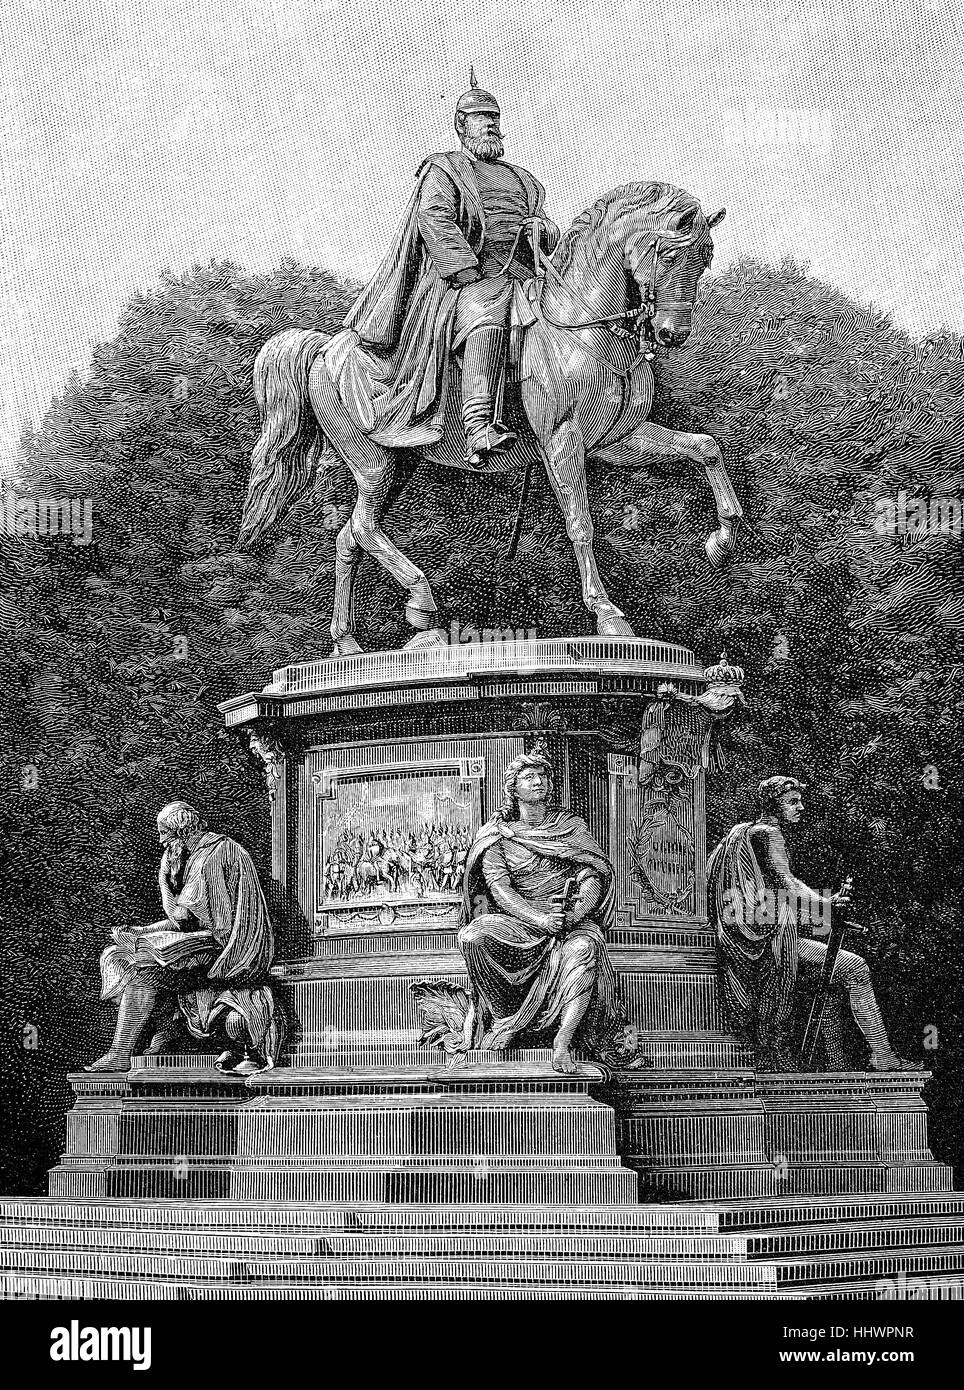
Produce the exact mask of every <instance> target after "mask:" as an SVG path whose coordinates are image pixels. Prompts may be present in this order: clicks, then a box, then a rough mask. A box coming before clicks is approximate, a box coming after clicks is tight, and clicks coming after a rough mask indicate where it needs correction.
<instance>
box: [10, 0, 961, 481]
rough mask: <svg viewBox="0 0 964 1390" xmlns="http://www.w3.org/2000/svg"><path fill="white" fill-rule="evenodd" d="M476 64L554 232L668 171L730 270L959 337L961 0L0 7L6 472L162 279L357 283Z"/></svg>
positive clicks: (277, 1)
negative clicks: (218, 264) (224, 267)
mask: <svg viewBox="0 0 964 1390" xmlns="http://www.w3.org/2000/svg"><path fill="white" fill-rule="evenodd" d="M470 62H471V63H474V64H475V66H476V68H477V70H478V74H479V79H480V81H481V83H482V85H483V86H485V87H487V88H488V89H490V90H492V91H494V92H495V94H496V95H497V96H498V98H499V100H500V103H501V105H502V110H503V129H504V131H505V136H506V157H507V158H508V159H511V160H515V161H516V162H518V163H521V164H524V165H525V166H526V167H527V168H529V169H531V170H532V171H533V172H534V173H535V174H536V175H537V176H538V177H539V178H540V179H541V180H542V182H543V183H544V184H545V185H546V187H547V190H548V197H547V209H548V211H549V212H550V214H551V215H552V216H554V217H555V219H556V221H559V222H561V223H562V224H563V225H565V224H566V223H567V222H568V221H569V220H571V218H572V217H573V216H575V215H576V213H578V212H579V211H580V209H582V208H583V207H585V206H587V205H588V204H589V203H591V202H593V201H594V200H595V199H596V198H597V197H598V196H599V195H600V194H601V193H603V192H605V191H606V190H607V189H609V188H612V187H614V186H616V185H618V184H621V183H626V182H629V181H631V180H634V179H644V180H648V179H664V180H666V181H668V182H670V183H675V184H678V185H680V186H682V187H684V188H686V189H688V190H689V191H690V192H692V193H693V194H695V195H696V196H697V197H698V198H699V199H700V201H701V202H702V204H703V206H704V208H705V209H707V210H708V211H709V210H714V209H716V208H718V207H720V206H725V207H726V208H727V217H726V220H725V222H723V223H722V224H721V226H720V227H719V228H718V230H717V231H716V233H715V234H714V239H715V243H716V248H717V250H716V258H715V261H714V268H715V269H716V270H721V269H725V268H726V266H727V265H728V264H730V263H732V262H733V261H734V260H735V259H738V258H739V257H740V256H742V255H747V254H752V255H755V256H758V257H760V258H762V259H764V260H769V261H777V260H779V259H780V258H781V257H783V256H784V255H787V254H789V255H792V256H794V257H796V258H797V259H798V260H802V261H807V262H809V264H810V268H811V271H812V272H813V273H814V274H816V275H819V276H820V277H821V278H824V279H827V280H829V281H831V282H832V283H834V284H836V285H838V286H840V287H841V288H842V289H844V290H845V291H847V292H848V293H849V294H851V295H853V296H854V297H856V298H858V299H859V300H861V301H863V302H873V303H875V304H877V305H879V306H880V307H882V308H883V309H885V310H886V311H888V312H889V313H891V314H892V315H893V317H894V319H895V320H896V322H897V323H899V324H900V325H901V326H903V327H906V328H907V329H909V330H910V331H912V332H913V333H915V334H919V333H923V332H926V331H928V330H933V329H937V328H940V327H949V328H957V329H961V328H964V274H962V269H961V263H962V253H961V240H962V237H961V217H962V173H961V170H962V167H964V158H962V156H964V150H962V143H964V96H962V85H964V84H962V82H961V74H962V72H964V7H961V6H960V3H959V0H829V2H826V0H793V3H790V2H789V0H787V2H785V0H766V3H764V0H739V2H738V3H734V0H475V3H465V0H448V2H447V3H440V0H404V3H398V4H390V3H387V0H369V3H366V4H362V3H360V0H284V3H282V0H205V2H204V3H203V4H201V3H197V0H149V3H143V2H142V0H141V2H139V0H126V2H125V3H118V0H55V3H52V0H0V371H2V373H3V381H4V383H5V390H4V391H3V392H2V393H0V468H3V467H4V466H7V467H9V464H10V460H11V459H12V457H13V450H14V446H15V442H16V439H17V438H18V436H19V433H20V430H21V428H22V425H23V424H24V422H28V421H29V422H33V423H37V422H38V421H39V419H40V418H41V416H42V414H43V411H44V409H45V407H46V405H47V404H48V402H49V400H50V398H51V396H52V394H54V393H55V392H56V391H57V390H58V389H59V388H60V387H61V386H62V384H63V382H64V381H65V379H66V377H67V375H68V373H69V372H70V370H71V369H72V368H78V369H80V370H81V371H83V369H84V367H85V365H86V364H87V362H88V361H89V357H90V352H91V348H92V346H93V345H94V344H95V343H97V342H100V341H104V340H107V339H109V338H111V337H112V336H113V334H114V332H115V331H116V326H117V320H118V316H119V314H120V311H121V309H122V307H123V305H124V303H125V302H126V301H127V299H128V298H129V296H130V295H131V294H132V293H134V292H136V291H139V290H146V289H150V288H151V287H152V286H153V285H155V284H156V282H157V278H158V275H159V273H160V272H161V271H162V270H164V269H169V270H173V271H175V272H177V271H181V270H184V269H186V268H188V267H189V266H190V265H191V264H192V263H194V262H197V261H201V262H203V261H206V260H208V259H210V258H212V257H219V258H220V257H226V258H230V259H232V260H234V261H237V262H239V263H240V264H241V265H243V266H246V267H250V268H252V269H257V270H264V269H270V267H272V266H273V265H276V264H277V263H278V262H279V260H280V259H281V257H282V256H283V255H285V254H291V255H294V256H296V257H297V258H298V259H300V260H303V261H306V262H309V263H312V264H319V265H324V266H326V267H327V268H328V269H330V270H333V271H335V272H338V273H341V274H346V275H349V276H352V277H354V278H357V279H363V278H364V277H365V276H366V274H367V273H368V272H370V271H371V270H372V269H373V268H374V266H375V265H376V264H377V262H378V260H379V259H380V256H381V253H382V251H383V249H384V246H385V244H386V242H387V239H388V237H389V236H390V234H391V232H392V230H393V229H394V227H395V226H396V224H397V222H398V220H399V217H400V214H401V210H402V208H403V207H404V204H405V202H406V200H407V197H408V195H409V192H410V190H411V186H412V178H413V174H414V171H415V169H416V167H417V165H418V164H419V162H420V161H421V159H422V157H423V156H424V155H425V154H427V153H429V152H430V151H432V150H436V149H447V148H452V147H453V145H454V143H455V136H454V132H453V130H452V111H453V107H454V103H455V101H456V100H457V98H458V96H459V94H460V93H461V92H462V91H463V90H464V88H465V86H466V85H467V75H468V67H469V64H470Z"/></svg>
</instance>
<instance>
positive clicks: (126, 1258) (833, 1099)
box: [0, 1052, 964, 1300]
mask: <svg viewBox="0 0 964 1390" xmlns="http://www.w3.org/2000/svg"><path fill="white" fill-rule="evenodd" d="M179 1060H181V1061H182V1062H183V1063H184V1064H185V1065H182V1066H180V1067H177V1066H174V1067H172V1066H170V1065H167V1066H164V1067H161V1066H158V1065H156V1063H152V1061H151V1060H150V1059H144V1060H143V1061H141V1062H139V1063H138V1064H137V1065H135V1067H134V1069H133V1070H132V1071H131V1072H130V1073H129V1074H127V1075H126V1076H124V1075H121V1074H116V1075H103V1074H102V1075H100V1076H93V1075H83V1074H81V1075H77V1076H74V1077H72V1081H73V1084H74V1088H75V1091H76V1094H77V1100H76V1104H75V1106H74V1108H73V1110H71V1112H70V1115H69V1118H68V1145H67V1151H66V1152H65V1154H64V1156H63V1158H62V1159H61V1161H60V1163H59V1164H58V1165H57V1166H56V1167H55V1168H54V1169H53V1170H52V1172H51V1175H50V1192H51V1195H50V1196H47V1197H33V1198H23V1197H17V1198H8V1199H5V1200H0V1290H2V1293H3V1296H4V1297H6V1298H10V1299H74V1298H82V1299H89V1298H120V1299H130V1298H149V1299H223V1298H229V1299H312V1298H327V1299H355V1300H384V1299H421V1300H426V1299H427V1300H449V1299H530V1300H531V1299H538V1300H552V1299H686V1298H688V1299H692V1298H699V1299H705V1298H709V1299H714V1298H715V1299H744V1298H751V1299H774V1298H790V1299H801V1298H860V1299H881V1298H898V1299H900V1298H933V1299H947V1298H952V1299H959V1298H961V1297H962V1295H964V1193H955V1192H952V1191H950V1190H949V1189H950V1185H951V1175H950V1170H949V1169H948V1168H947V1167H946V1166H945V1165H943V1164H940V1163H937V1162H935V1160H934V1159H933V1157H932V1156H931V1154H930V1152H929V1150H927V1147H926V1132H925V1130H924V1129H923V1125H924V1122H925V1120H924V1114H923V1107H922V1104H921V1101H920V1086H921V1084H922V1081H923V1077H920V1076H917V1075H916V1074H910V1075H908V1074H905V1075H903V1076H900V1077H897V1076H895V1077H893V1078H890V1079H887V1078H881V1077H867V1076H865V1075H863V1076H862V1075H860V1074H856V1073H855V1074H852V1075H849V1076H846V1075H841V1074H836V1075H833V1076H830V1075H827V1076H823V1077H818V1076H798V1077H784V1078H774V1077H768V1078H760V1077H754V1076H753V1074H752V1073H750V1072H745V1071H744V1072H740V1071H736V1070H734V1071H731V1072H729V1073H725V1072H720V1071H716V1072H700V1071H698V1070H696V1069H689V1070H687V1071H684V1070H677V1071H671V1070H667V1069H653V1070H651V1071H646V1072H639V1073H635V1074H623V1075H622V1076H620V1077H612V1076H608V1075H606V1074H605V1072H603V1071H602V1070H601V1069H600V1068H599V1067H596V1066H592V1065H589V1064H582V1065H581V1066H580V1069H579V1073H578V1074H577V1075H575V1076H565V1077H563V1076H559V1075H558V1074H556V1073H554V1072H553V1071H552V1070H551V1068H550V1067H549V1065H548V1056H547V1055H546V1056H544V1055H542V1054H541V1053H536V1052H530V1053H520V1054H516V1055H510V1056H508V1057H507V1058H506V1059H505V1060H503V1061H500V1062H494V1061H493V1060H492V1059H491V1058H484V1057H481V1056H479V1057H475V1056H474V1055H473V1056H470V1058H469V1062H468V1064H467V1065H466V1066H465V1067H462V1068H454V1069H450V1068H446V1067H443V1066H438V1065H433V1064H429V1065H427V1064H426V1063H424V1062H421V1063H419V1064H416V1063H415V1062H414V1061H409V1063H408V1064H407V1065H400V1064H399V1060H398V1059H397V1058H396V1059H394V1064H393V1065H392V1066H391V1067H390V1068H388V1067H386V1069H385V1070H384V1071H383V1072H379V1071H377V1070H376V1069H373V1068H372V1067H371V1065H369V1066H368V1067H367V1068H355V1069H353V1068H350V1067H344V1066H340V1067H339V1066H336V1067H331V1068H328V1069H324V1070H319V1069H310V1070H309V1069H305V1070H298V1069H295V1068H279V1069H278V1070H277V1071H275V1072H268V1073H262V1074H258V1075H255V1076H251V1077H247V1078H241V1077H230V1076H223V1075H221V1074H220V1073H217V1072H215V1071H214V1070H213V1069H211V1068H210V1067H208V1066H202V1065H200V1063H201V1062H203V1061H204V1060H205V1059H199V1058H187V1057H185V1058H183V1059H179ZM369 1060H370V1059H369ZM188 1062H190V1063H191V1065H187V1063H188ZM777 1146H778V1147H779V1149H780V1152H779V1153H778V1154H776V1155H774V1152H773V1150H774V1148H775V1147H777ZM737 1189H739V1193H738V1192H737ZM707 1191H713V1192H715V1194H716V1195H715V1196H712V1197H710V1198H708V1199H703V1200H694V1197H696V1196H700V1195H702V1194H704V1193H706V1192H707ZM687 1193H688V1194H689V1196H688V1197H687V1195H686V1194H687ZM654 1196H655V1197H657V1198H660V1199H661V1200H651V1198H652V1197H654ZM641 1198H642V1199H643V1200H641Z"/></svg>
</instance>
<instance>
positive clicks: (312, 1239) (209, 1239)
mask: <svg viewBox="0 0 964 1390" xmlns="http://www.w3.org/2000/svg"><path fill="white" fill-rule="evenodd" d="M4 1248H9V1249H23V1250H27V1249H34V1250H43V1251H46V1252H54V1251H62V1250H70V1251H81V1250H99V1251H108V1250H109V1251H112V1252H115V1253H119V1252H126V1251H132V1250H133V1251H137V1252H143V1253H144V1254H152V1255H153V1254H164V1255H183V1254H191V1255H194V1254H197V1255H210V1256H212V1257H227V1256H238V1257H241V1256H244V1257H248V1256H250V1257H253V1258H265V1257H269V1256H270V1257H273V1256H275V1255H297V1256H302V1257H307V1258H315V1257H316V1256H331V1257H333V1258H338V1259H346V1260H348V1259H356V1258H359V1257H367V1256H373V1255H389V1256H410V1255H412V1256H422V1255H448V1256H464V1255H472V1256H502V1255H521V1256H525V1257H531V1256H532V1255H533V1253H536V1254H538V1255H539V1257H540V1258H541V1257H543V1256H545V1257H546V1258H550V1257H552V1258H556V1257H563V1256H565V1257H570V1256H571V1257H573V1258H578V1259H590V1258H592V1259H594V1258H606V1257H609V1256H612V1257H615V1258H618V1259H627V1260H628V1259H632V1260H664V1259H667V1258H676V1257H677V1256H678V1257H679V1258H681V1259H689V1260H692V1259H717V1260H736V1259H739V1260H744V1261H745V1260H746V1257H747V1239H746V1238H745V1237H741V1236H719V1235H709V1234H707V1235H698V1234H677V1235H650V1234H644V1235H634V1234H631V1233H629V1232H599V1231H581V1232H577V1233H573V1232H567V1233H565V1234H559V1233H555V1232H554V1233H546V1232H544V1231H536V1232H533V1231H520V1232H516V1233H514V1234H504V1233H488V1232H475V1233H471V1234H465V1233H461V1232H452V1231H439V1232H429V1233H424V1232H419V1233H416V1234H411V1233H408V1232H402V1233H399V1232H389V1233H384V1232H377V1233H371V1234H368V1233H364V1234H356V1233H353V1232H344V1231H337V1232H334V1231H328V1232H326V1233H324V1234H322V1235H317V1234H315V1235H312V1234H301V1235H292V1234H290V1233H288V1232H280V1231H271V1230H268V1231H255V1232H250V1233H242V1232H225V1231H209V1230H203V1229H202V1230H178V1229H176V1228H173V1227H170V1226H160V1227H154V1228H146V1227H143V1226H128V1227H117V1226H63V1225H53V1224H47V1223H44V1224H37V1225H28V1224H26V1223H21V1224H19V1225H7V1226H4V1225H0V1263H2V1260H3V1249H4Z"/></svg>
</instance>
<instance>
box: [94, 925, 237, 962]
mask: <svg viewBox="0 0 964 1390" xmlns="http://www.w3.org/2000/svg"><path fill="white" fill-rule="evenodd" d="M121 936H128V937H129V949H130V951H131V954H132V955H133V956H134V958H135V961H136V962H137V963H138V964H141V965H147V964H154V965H174V966H177V965H180V964H181V963H182V962H183V961H185V960H187V959H188V958H189V957H191V956H196V955H198V954H204V953H206V952H208V951H209V950H210V949H211V947H212V946H214V945H216V942H215V940H214V935H213V933H212V932H210V931H190V932H188V931H173V930H165V929H164V928H159V929H158V930H156V931H145V932H136V933H135V932H130V933H127V932H123V933H118V937H121ZM120 944H121V943H120V941H118V945H120ZM125 944H126V943H125Z"/></svg>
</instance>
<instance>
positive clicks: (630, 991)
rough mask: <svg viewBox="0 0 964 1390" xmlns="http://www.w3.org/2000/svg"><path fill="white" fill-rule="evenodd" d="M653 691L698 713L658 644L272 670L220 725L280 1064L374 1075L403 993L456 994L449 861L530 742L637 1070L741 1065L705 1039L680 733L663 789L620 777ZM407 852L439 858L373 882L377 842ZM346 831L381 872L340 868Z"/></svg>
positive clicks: (386, 859) (694, 779)
mask: <svg viewBox="0 0 964 1390" xmlns="http://www.w3.org/2000/svg"><path fill="white" fill-rule="evenodd" d="M667 682H669V683H672V684H673V685H674V686H675V688H676V689H677V690H679V691H680V692H681V693H683V694H687V695H695V694H698V693H699V692H700V691H702V689H703V687H704V684H705V681H704V676H703V669H702V667H701V666H700V665H699V664H698V663H697V662H696V661H695V659H694V657H693V656H692V654H691V653H689V652H688V651H686V650H685V649H684V648H681V647H676V646H673V645H671V644H668V643H661V642H647V641H642V640H637V639H622V638H621V639H615V638H578V639H575V638H574V639H567V640H561V639H560V640H554V641H553V640H545V641H529V642H505V643H502V642H499V643H488V644H479V645H475V646H457V647H446V648H434V649H429V650H427V651H400V652H381V653H370V654H366V655H364V656H359V657H351V658H347V659H344V660H340V661H334V662H333V661H323V662H314V663H309V664H308V665H305V666H296V667H288V668H286V669H285V670H282V671H279V672H277V673H276V674H275V679H274V681H273V682H272V684H271V685H270V686H268V687H267V689H266V690H265V691H263V692H260V693H258V694H252V695H246V696H242V697H240V698H238V699H236V700H231V701H229V702H228V703H227V704H225V705H223V706H222V707H221V708H222V709H223V711H224V714H225V718H226V720H227V722H228V724H229V725H230V726H231V727H234V728H237V729H238V730H239V732H240V733H241V734H242V735H247V736H248V738H249V739H251V741H252V746H253V747H254V748H255V750H256V751H257V752H258V753H259V755H260V756H261V757H262V758H263V759H264V761H265V768H266V777H267V782H268V790H269V795H270V797H271V809H272V827H273V829H272V846H273V866H274V874H275V881H276V892H277V906H278V910H279V914H280V915H281V916H282V917H283V919H284V923H285V926H284V930H283V933H282V940H281V949H280V951H279V960H278V963H277V965H276V966H275V971H274V973H275V976H276V978H277V979H278V980H279V981H283V982H284V984H285V985H286V986H287V990H288V994H289V999H290V1002H291V1007H292V1013H293V1016H294V1017H295V1019H296V1020H297V1026H296V1032H295V1033H294V1035H293V1037H292V1040H291V1047H290V1052H289V1060H290V1062H291V1064H292V1065H294V1066H299V1067H303V1066H308V1067H327V1066H333V1065H334V1066H344V1065H351V1064H356V1063H357V1064H363V1063H372V1064H376V1063H377V1064H379V1065H390V1064H391V1063H392V1062H393V1061H397V1062H400V1061H403V1060H404V1059H405V1058H406V1056H407V1055H408V1052H409V1051H410V1049H411V1048H412V1047H413V1046H415V1045H416V1044H417V1039H418V1036H419V1028H418V1020H417V1017H416V1011H415V1005H414V1000H413V998H412V995H411V991H410V988H409V986H410V985H411V983H412V982H414V981H415V980H419V979H451V980H460V979H463V978H464V967H463V962H462V958H461V955H460V953H459V951H458V948H457V944H456V933H457V930H458V926H459V922H460V897H461V867H462V865H463V864H464V857H465V848H466V846H467V843H468V841H469V839H470V838H471V836H472V835H474V833H475V831H476V830H477V828H478V826H479V825H480V824H481V823H482V822H483V821H485V820H487V819H488V818H489V817H490V816H491V815H492V814H493V812H494V811H496V810H497V809H498V808H499V806H500V805H501V803H502V797H503V792H502V782H503V777H504V774H505V769H506V768H507V767H508V765H509V763H511V762H512V760H513V759H514V758H516V757H517V756H518V755H519V754H520V753H522V752H525V751H527V750H528V749H530V748H531V747H532V746H533V744H534V742H535V741H536V740H537V739H539V740H543V741H545V743H546V744H547V745H548V749H549V754H550V757H551V758H552V760H553V763H554V765H555V769H556V787H555V795H556V800H557V803H558V804H562V805H567V806H569V807H570V808H571V809H572V810H573V811H575V812H576V813H577V814H579V815H581V816H582V817H583V818H584V819H585V820H586V821H587V822H588V824H589V827H590V829H591V831H592V833H593V834H594V835H595V836H596V838H597V839H598V841H599V843H600V844H601V845H602V847H603V849H604V850H606V852H607V853H608V854H609V856H610V858H611V859H612V861H613V864H614V866H615V869H616V895H617V896H616V920H615V925H614V928H613V930H612V931H611V933H610V937H609V948H610V954H611V956H612V959H613V963H614V965H615V967H616V970H617V972H618V974H619V976H620V978H621V981H622V986H623V991H624V995H625V998H626V1002H627V1005H628V1007H629V1012H630V1015H631V1017H632V1018H633V1019H634V1021H635V1022H636V1023H637V1024H638V1025H639V1026H640V1027H641V1029H642V1030H643V1034H644V1037H645V1039H646V1043H647V1049H648V1051H649V1052H650V1054H651V1056H652V1057H653V1058H654V1060H655V1061H657V1062H658V1063H659V1064H660V1065H663V1066H671V1067H699V1068H707V1067H710V1068H715V1067H729V1066H735V1065H736V1066H738V1065H740V1064H741V1063H745V1062H746V1057H745V1055H744V1053H743V1051H742V1050H741V1049H740V1048H739V1047H738V1046H737V1044H736V1043H735V1042H734V1041H733V1040H732V1039H731V1038H728V1037H727V1036H726V1034H725V1032H724V1031H723V1025H722V1022H721V1019H720V1014H719V1005H718V999H717V991H716V975H715V955H714V948H713V942H712V936H711V933H710V932H709V930H708V927H707V920H706V874H705V866H706V843H705V813H704V777H703V768H702V765H701V756H702V753H703V750H704V743H705V732H704V730H703V728H702V727H701V726H700V724H699V721H698V720H697V719H695V717H694V718H693V719H692V720H691V721H690V725H689V727H688V728H683V735H682V737H681V735H680V727H682V726H678V727H677V728H676V731H675V742H674V743H673V746H672V747H670V748H668V749H667V757H669V758H671V759H676V760H677V761H676V762H675V763H674V764H673V768H672V775H671V776H666V777H663V776H662V775H661V771H660V772H658V773H657V775H656V776H653V777H650V780H649V782H648V783H646V784H643V783H641V780H640V777H639V773H638V753H639V741H640V729H641V726H642V723H643V719H644V716H645V715H646V711H647V709H648V708H649V707H650V706H651V705H652V703H653V701H654V699H655V698H656V695H657V692H658V690H659V688H660V686H662V685H663V684H665V683H667ZM684 722H685V721H684ZM680 763H685V764H686V770H685V771H681V770H680V767H679V765H678V764H680ZM410 832H414V835H415V838H416V840H417V841H418V843H417V845H416V848H415V855H414V858H416V859H417V858H418V857H420V856H421V857H422V858H424V857H425V856H426V855H428V856H431V855H432V854H433V853H435V852H436V850H437V844H435V843H433V841H434V842H437V841H439V840H443V841H448V844H449V847H450V849H451V851H452V853H453V855H454V857H453V859H452V861H451V863H450V864H449V866H448V868H447V869H446V871H445V872H444V873H443V872H440V870H439V868H438V867H435V868H434V869H433V868H432V867H431V866H429V867H428V868H427V869H426V866H425V865H424V864H418V863H402V864H398V863H397V862H391V861H392V860H393V859H395V860H397V858H398V853H397V846H396V845H395V844H393V843H391V842H392V841H395V840H397V838H398V836H399V835H403V836H404V835H407V834H409V833H410ZM353 833H357V834H358V835H359V836H361V837H362V838H367V839H368V840H369V841H370V840H371V838H372V837H375V838H376V839H377V843H378V845H379V846H380V847H381V848H382V850H383V852H382V853H380V854H375V855H374V857H373V860H372V861H371V862H367V863H366V862H362V863H360V864H357V865H356V864H354V863H350V864H349V865H347V866H346V865H345V864H344V863H343V862H342V861H341V858H340V855H339V840H340V839H343V838H350V837H351V835H352V834H353ZM378 837H380V838H378ZM403 857H404V856H403ZM379 861H380V862H379ZM399 1049H401V1051H399Z"/></svg>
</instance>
